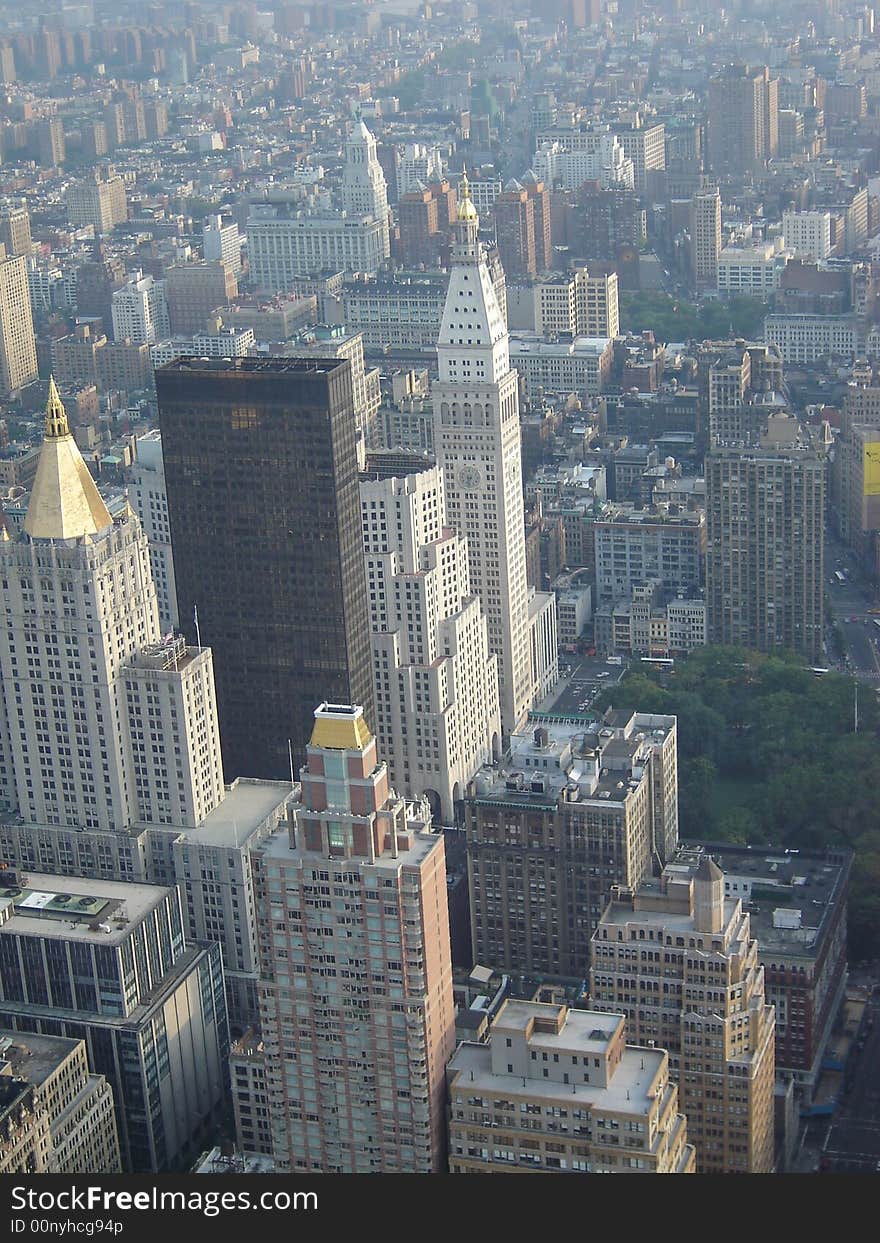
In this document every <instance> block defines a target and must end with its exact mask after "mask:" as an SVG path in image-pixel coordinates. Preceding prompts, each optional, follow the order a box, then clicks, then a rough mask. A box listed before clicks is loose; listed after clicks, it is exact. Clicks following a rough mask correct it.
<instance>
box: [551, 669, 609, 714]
mask: <svg viewBox="0 0 880 1243" xmlns="http://www.w3.org/2000/svg"><path fill="white" fill-rule="evenodd" d="M564 659H565V660H566V661H567V662H568V666H569V667H568V668H567V669H565V670H564V671H563V672H562V678H563V680H564V682H565V688H564V690H562V692H561V694H560V693H559V692H558V690H557V691H555V692H554V695H555V696H556V698H555V700H554V701H553V704H552V707H548V704H547V703H546V702H545V703H544V704H542V705H541V707H542V708H543V709H544V710H545V711H550V712H554V713H560V714H562V715H566V716H568V715H571V716H579V715H580V714H581V713H583V712H591V711H592V707H593V701H594V700H595V698H596V696H597V695H598V694H599V692H600V691H602V690H604V689H605V688H606V687H607V686H609V685H611V686H613V685H614V684H615V683H616V682H619V681H620V679H621V678H622V677H623V675H624V673H626V667H627V663H628V662H627V661H624V662H623V663H622V664H620V665H609V664H608V663H607V661H604V660H602V659H601V658H600V657H598V656H592V657H591V656H567V657H564Z"/></svg>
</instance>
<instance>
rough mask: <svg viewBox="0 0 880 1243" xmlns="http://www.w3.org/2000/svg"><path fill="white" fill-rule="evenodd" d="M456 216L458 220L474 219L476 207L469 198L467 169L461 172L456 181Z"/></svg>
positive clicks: (469, 184) (469, 187) (469, 185)
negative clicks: (458, 180) (459, 179)
mask: <svg viewBox="0 0 880 1243" xmlns="http://www.w3.org/2000/svg"><path fill="white" fill-rule="evenodd" d="M458 218H459V220H476V219H477V209H476V207H475V206H474V202H473V199H472V198H471V183H470V182H469V181H468V175H467V169H465V170H464V171H463V172H462V174H461V181H460V182H459V183H458Z"/></svg>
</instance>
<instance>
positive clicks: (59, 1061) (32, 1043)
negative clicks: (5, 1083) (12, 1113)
mask: <svg viewBox="0 0 880 1243" xmlns="http://www.w3.org/2000/svg"><path fill="white" fill-rule="evenodd" d="M7 1076H8V1077H10V1078H11V1079H12V1080H13V1081H14V1080H19V1081H21V1082H22V1083H26V1084H29V1085H30V1087H31V1089H32V1092H33V1097H32V1101H33V1104H32V1108H33V1110H34V1113H35V1114H36V1115H37V1118H36V1119H35V1127H34V1132H35V1134H36V1135H37V1136H38V1137H39V1138H38V1142H37V1145H36V1148H35V1151H34V1156H35V1159H36V1160H37V1161H38V1162H39V1163H40V1164H41V1165H42V1168H43V1169H44V1170H45V1172H46V1173H48V1174H118V1173H120V1172H121V1165H120V1159H119V1140H118V1138H117V1135H116V1119H115V1116H114V1112H113V1091H112V1089H111V1087H110V1085H109V1084H108V1082H107V1080H106V1079H105V1078H104V1076H103V1075H93V1074H92V1073H91V1072H90V1071H89V1064H88V1061H87V1058H86V1045H85V1041H84V1040H74V1039H70V1038H66V1037H63V1036H43V1035H36V1034H35V1033H33V1032H17V1031H0V1077H3V1078H4V1079H5V1078H6V1077H7ZM43 1122H45V1124H46V1125H43ZM0 1168H2V1166H0Z"/></svg>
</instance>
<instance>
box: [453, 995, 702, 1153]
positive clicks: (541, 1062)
mask: <svg viewBox="0 0 880 1243" xmlns="http://www.w3.org/2000/svg"><path fill="white" fill-rule="evenodd" d="M624 1029H625V1020H624V1019H623V1017H622V1016H621V1015H619V1014H598V1013H596V1012H594V1011H589V1010H586V1011H584V1010H569V1008H568V1007H567V1006H558V1005H543V1004H541V1003H539V1002H533V1001H506V1002H505V1003H504V1005H503V1006H502V1008H501V1010H500V1011H499V1014H498V1017H497V1018H496V1020H495V1022H494V1023H493V1024H492V1030H491V1034H490V1036H489V1042H488V1044H468V1043H465V1044H461V1045H459V1047H458V1048H457V1049H456V1051H455V1056H454V1057H453V1059H452V1061H451V1062H450V1063H449V1096H450V1111H449V1112H450V1122H449V1171H450V1173H451V1174H507V1173H524V1172H525V1173H535V1174H555V1173H559V1174H563V1173H570V1174H692V1173H693V1172H694V1149H693V1145H692V1144H690V1143H689V1142H688V1136H687V1123H686V1120H685V1118H684V1117H683V1115H682V1114H681V1113H680V1112H679V1106H678V1090H677V1088H676V1086H675V1084H674V1083H672V1082H670V1078H669V1058H668V1055H667V1053H666V1051H665V1050H663V1049H656V1048H655V1049H648V1048H633V1047H632V1046H630V1045H628V1044H625V1043H624V1035H625V1031H624Z"/></svg>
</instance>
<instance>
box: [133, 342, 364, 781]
mask: <svg viewBox="0 0 880 1243" xmlns="http://www.w3.org/2000/svg"><path fill="white" fill-rule="evenodd" d="M156 389H157V393H158V398H159V424H160V428H161V431H162V449H163V458H164V461H165V480H166V488H167V493H168V513H169V519H170V524H171V543H172V548H173V551H174V565H175V573H176V575H177V601H178V608H179V616H180V619H181V625H182V626H183V627H184V628H185V629H186V632H187V634H188V635H190V636H191V637H192V639H193V641H194V642H197V643H198V642H199V641H200V639H201V641H202V642H204V643H206V644H210V646H211V647H212V649H213V652H214V668H215V671H216V673H215V677H216V690H217V707H218V714H219V722H220V734H221V738H222V745H223V766H224V770H225V771H226V772H227V773H228V774H229V775H230V777H233V776H239V775H247V776H253V777H265V778H276V779H282V778H284V777H285V776H286V775H287V774H288V772H289V759H288V751H287V740H288V739H290V741H291V744H292V748H293V758H294V763H295V764H297V765H298V764H299V763H301V762H302V761H303V760H304V759H305V750H306V745H307V743H308V740H309V737H310V734H311V730H312V726H313V724H314V709H315V704H316V703H322V702H325V701H331V702H336V703H358V704H362V705H363V707H364V714H365V716H366V718H367V720H368V721H369V722H370V723H372V721H373V716H374V714H373V681H372V666H371V657H370V627H369V616H368V612H367V599H366V587H365V579H364V563H363V544H362V540H361V530H360V523H361V517H360V501H359V495H358V463H357V451H356V446H355V427H354V410H353V402H352V386H351V367H350V364H349V363H348V362H347V361H337V360H335V359H295V358H264V359H258V358H237V359H234V360H228V359H179V360H177V361H176V362H174V363H171V364H169V365H168V366H167V367H164V368H162V369H160V370H159V371H157V373H156ZM196 610H197V611H198V633H197V628H196V623H195V621H194V615H195V611H196Z"/></svg>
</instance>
